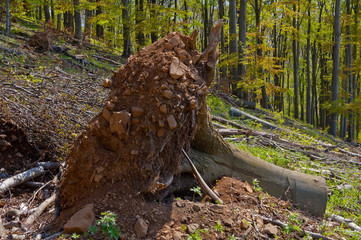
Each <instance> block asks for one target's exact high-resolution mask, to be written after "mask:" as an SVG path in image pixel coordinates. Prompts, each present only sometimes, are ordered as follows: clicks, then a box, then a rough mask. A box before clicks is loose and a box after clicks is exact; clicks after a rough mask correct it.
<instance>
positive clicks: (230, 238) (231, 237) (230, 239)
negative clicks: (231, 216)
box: [228, 234, 237, 240]
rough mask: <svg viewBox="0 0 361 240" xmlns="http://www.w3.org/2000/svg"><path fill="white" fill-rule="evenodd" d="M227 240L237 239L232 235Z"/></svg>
mask: <svg viewBox="0 0 361 240" xmlns="http://www.w3.org/2000/svg"><path fill="white" fill-rule="evenodd" d="M228 239H229V240H237V238H236V237H235V236H234V235H233V234H232V236H229V237H228Z"/></svg>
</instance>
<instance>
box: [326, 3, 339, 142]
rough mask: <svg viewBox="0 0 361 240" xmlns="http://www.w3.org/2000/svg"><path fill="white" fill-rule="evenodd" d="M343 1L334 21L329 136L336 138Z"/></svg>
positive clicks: (336, 11)
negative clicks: (331, 106) (331, 110)
mask: <svg viewBox="0 0 361 240" xmlns="http://www.w3.org/2000/svg"><path fill="white" fill-rule="evenodd" d="M340 5H341V1H340V0H336V3H335V19H334V35H335V37H334V47H333V59H332V60H333V69H332V99H331V100H332V105H333V108H334V109H333V111H334V112H333V113H332V114H331V121H330V129H329V134H331V135H333V136H336V132H337V111H336V107H337V98H338V78H339V69H340V35H341V33H340V9H341V6H340Z"/></svg>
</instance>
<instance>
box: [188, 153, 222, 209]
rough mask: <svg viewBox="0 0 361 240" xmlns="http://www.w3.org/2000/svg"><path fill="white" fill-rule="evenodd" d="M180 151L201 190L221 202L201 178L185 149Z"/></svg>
mask: <svg viewBox="0 0 361 240" xmlns="http://www.w3.org/2000/svg"><path fill="white" fill-rule="evenodd" d="M182 152H183V154H184V156H185V157H186V159H187V161H188V163H189V165H190V166H191V168H192V173H193V176H194V177H195V179H196V180H197V182H198V184H199V185H200V187H201V188H202V189H203V191H204V192H205V193H206V194H208V196H210V197H211V198H212V200H213V201H214V202H216V203H219V204H223V201H222V200H221V199H220V198H219V197H218V196H217V195H216V194H215V193H214V192H213V191H212V189H210V188H209V187H208V185H207V183H206V182H205V181H204V180H203V178H202V176H201V175H200V174H199V172H198V170H197V168H196V167H195V166H194V164H193V162H192V160H191V159H190V158H189V156H188V154H187V153H186V151H184V149H182Z"/></svg>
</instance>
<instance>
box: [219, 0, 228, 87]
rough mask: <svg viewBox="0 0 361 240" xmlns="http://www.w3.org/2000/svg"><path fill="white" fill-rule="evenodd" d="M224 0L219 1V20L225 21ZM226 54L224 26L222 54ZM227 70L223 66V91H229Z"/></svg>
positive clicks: (221, 80) (221, 83)
mask: <svg viewBox="0 0 361 240" xmlns="http://www.w3.org/2000/svg"><path fill="white" fill-rule="evenodd" d="M223 3H224V0H218V8H219V10H218V17H219V19H223V17H224V4H223ZM225 53H226V47H225V40H224V26H222V30H221V54H222V55H224V54H225ZM226 74H227V69H226V67H224V66H222V67H221V69H220V78H219V79H220V82H219V83H218V84H219V85H220V86H221V89H222V88H224V89H228V88H229V83H228V82H227V81H226Z"/></svg>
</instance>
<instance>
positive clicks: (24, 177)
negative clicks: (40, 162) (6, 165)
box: [0, 167, 47, 194]
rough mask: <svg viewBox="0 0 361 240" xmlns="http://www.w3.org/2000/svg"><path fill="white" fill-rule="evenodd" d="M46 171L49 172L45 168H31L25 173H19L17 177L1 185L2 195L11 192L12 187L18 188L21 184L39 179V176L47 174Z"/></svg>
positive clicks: (0, 191) (8, 179) (0, 192)
mask: <svg viewBox="0 0 361 240" xmlns="http://www.w3.org/2000/svg"><path fill="white" fill-rule="evenodd" d="M46 171H47V170H46V169H45V168H43V167H35V168H31V169H29V170H27V171H25V172H22V173H19V174H17V175H15V176H12V177H10V178H7V179H6V180H5V181H3V182H2V183H1V184H0V194H3V193H4V192H6V191H7V190H9V189H10V188H12V187H16V186H18V185H20V184H23V183H25V182H27V181H29V180H30V179H33V178H36V177H39V176H41V175H43V174H45V173H46Z"/></svg>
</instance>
